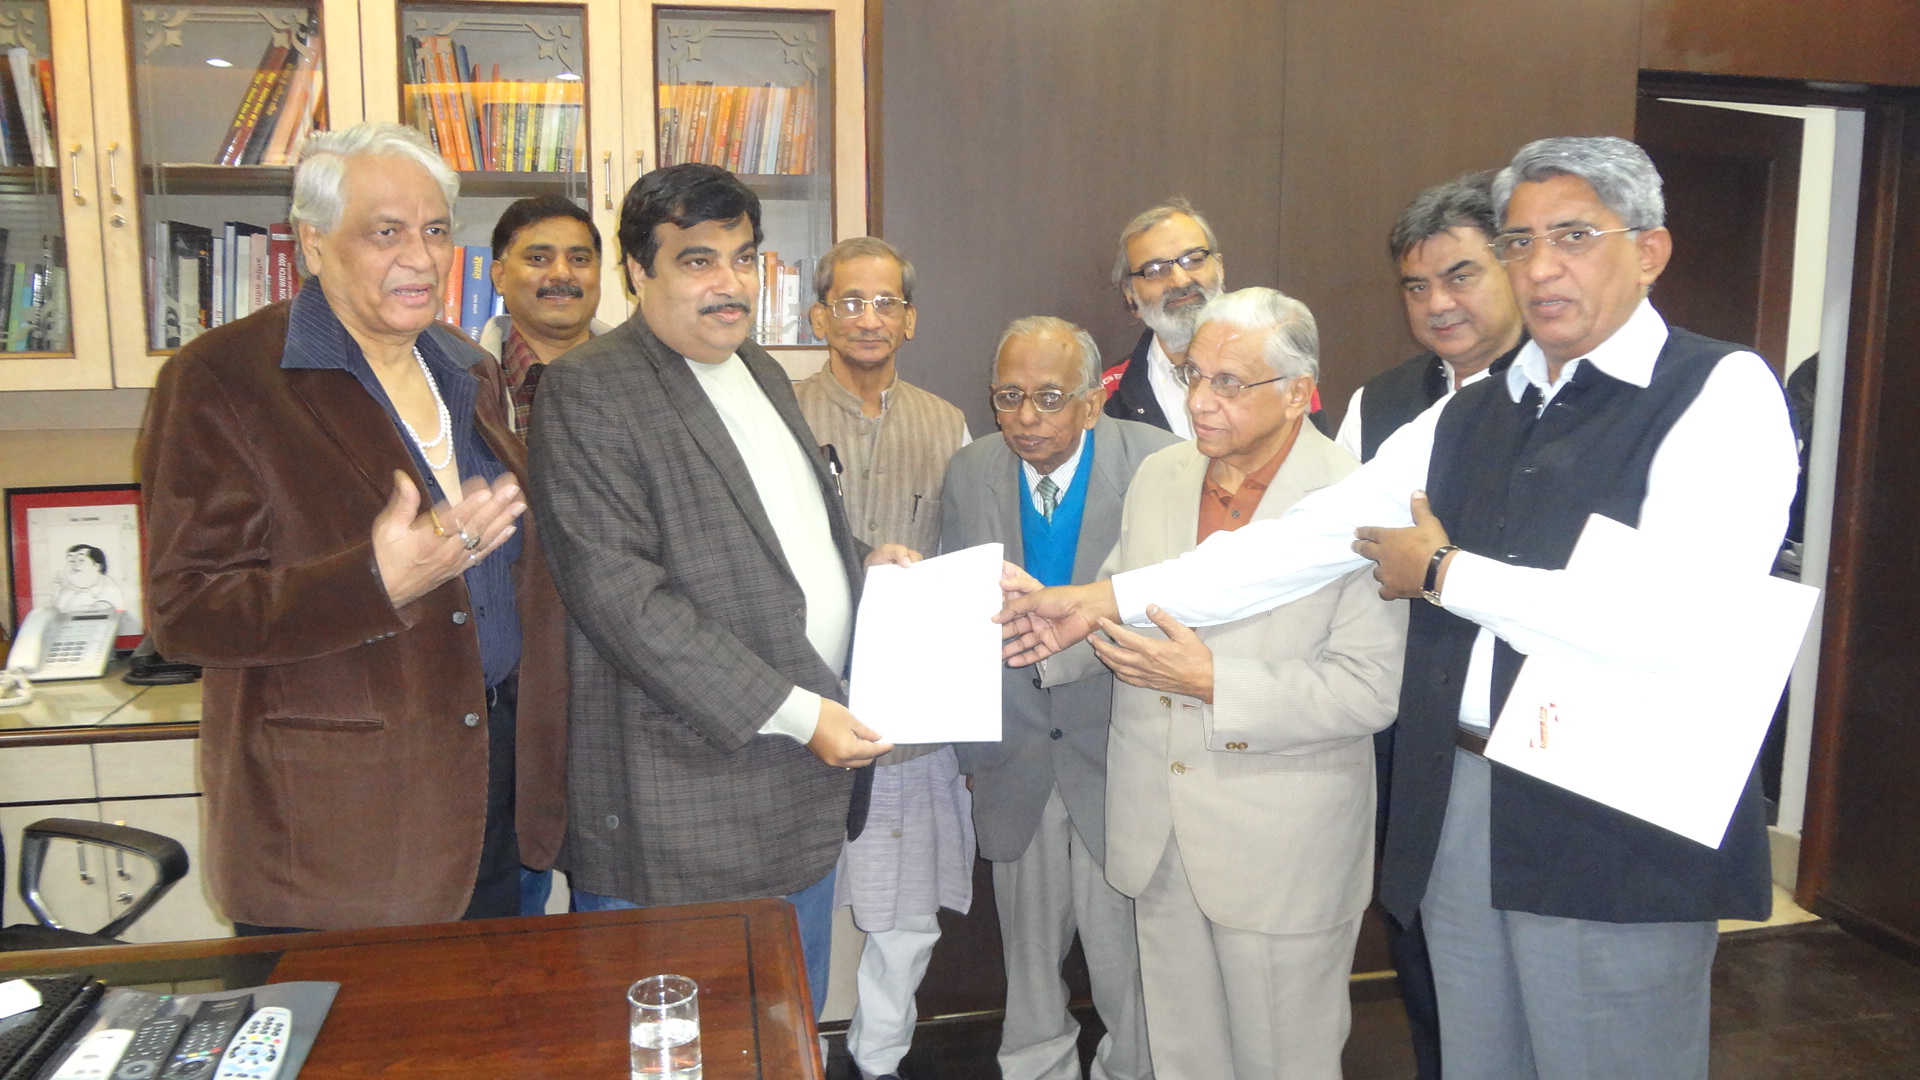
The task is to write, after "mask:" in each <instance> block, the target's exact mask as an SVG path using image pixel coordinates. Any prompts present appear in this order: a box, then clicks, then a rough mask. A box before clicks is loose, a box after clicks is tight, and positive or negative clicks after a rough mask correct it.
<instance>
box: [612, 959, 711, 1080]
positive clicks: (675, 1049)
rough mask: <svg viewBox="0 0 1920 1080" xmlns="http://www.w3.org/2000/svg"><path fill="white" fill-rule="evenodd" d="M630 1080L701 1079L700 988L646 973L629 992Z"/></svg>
mask: <svg viewBox="0 0 1920 1080" xmlns="http://www.w3.org/2000/svg"><path fill="white" fill-rule="evenodd" d="M627 1005H628V1006H629V1013H630V1017H629V1019H630V1022H631V1027H630V1032H631V1041H630V1044H629V1045H630V1047H631V1050H632V1065H633V1080H700V987H699V986H698V985H696V984H695V983H694V981H693V980H692V979H689V978H687V977H686V976H685V975H650V976H648V977H647V978H644V979H641V980H640V981H639V982H637V983H634V984H633V985H632V986H630V987H628V988H627Z"/></svg>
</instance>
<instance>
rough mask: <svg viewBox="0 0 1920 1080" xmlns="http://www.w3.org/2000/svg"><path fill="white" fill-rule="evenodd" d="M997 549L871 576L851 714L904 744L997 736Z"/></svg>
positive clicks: (863, 603) (858, 620)
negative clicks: (994, 620)
mask: <svg viewBox="0 0 1920 1080" xmlns="http://www.w3.org/2000/svg"><path fill="white" fill-rule="evenodd" d="M1004 557H1005V556H1004V548H1003V547H1002V545H1000V544H981V545H980V546H978V547H970V548H967V549H965V550H964V551H955V552H952V553H950V554H947V555H941V556H939V557H938V558H933V559H926V560H924V561H921V562H917V563H914V564H913V565H912V566H874V567H869V568H868V569H867V583H866V587H865V588H864V589H863V590H862V591H861V594H860V610H859V613H858V614H857V615H856V616H855V618H854V624H853V625H854V630H853V678H852V684H851V686H850V688H849V691H848V696H849V700H848V702H847V707H848V709H850V710H851V711H852V712H853V715H854V716H855V717H856V718H858V719H859V721H860V722H861V723H863V724H865V725H867V726H868V727H870V728H872V729H873V730H875V731H877V732H879V733H880V735H881V736H882V737H884V738H885V739H886V740H887V741H888V742H891V743H896V744H900V745H907V744H915V743H944V742H997V741H999V739H1000V627H999V626H998V625H996V624H995V623H994V622H993V616H994V615H995V614H997V613H998V612H999V610H1000V569H1001V564H1002V559H1003V558H1004Z"/></svg>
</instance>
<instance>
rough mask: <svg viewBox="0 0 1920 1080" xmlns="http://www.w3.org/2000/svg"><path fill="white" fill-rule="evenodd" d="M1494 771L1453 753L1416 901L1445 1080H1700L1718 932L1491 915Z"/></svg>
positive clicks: (1708, 926) (1697, 925)
mask: <svg viewBox="0 0 1920 1080" xmlns="http://www.w3.org/2000/svg"><path fill="white" fill-rule="evenodd" d="M1491 770H1492V766H1490V765H1489V764H1488V763H1487V760H1486V759H1485V758H1482V757H1478V756H1476V755H1474V754H1470V753H1468V752H1467V751H1465V750H1457V751H1455V760H1454V765H1453V788H1452V793H1451V794H1450V795H1449V797H1448V801H1447V816H1446V822H1445V824H1444V825H1443V826H1442V829H1441V833H1440V850H1439V852H1438V854H1437V855H1436V856H1435V858H1434V863H1433V877H1432V879H1431V881H1430V882H1429V883H1428V885H1427V895H1426V899H1425V900H1424V901H1423V902H1422V903H1421V905H1420V917H1421V919H1422V921H1424V922H1425V923H1426V927H1427V948H1428V951H1429V952H1430V953H1431V954H1432V957H1433V981H1434V986H1435V988H1436V989H1437V990H1438V991H1439V996H1440V1058H1441V1060H1442V1061H1444V1062H1445V1063H1446V1071H1447V1080H1707V1035H1708V1031H1707V1020H1708V1002H1709V998H1708V986H1709V981H1710V976H1711V974H1712V970H1713V954H1714V951H1715V950H1716V949H1717V948H1718V947H1719V944H1720V938H1719V928H1718V926H1716V924H1714V923H1711V922H1685V923H1606V922H1594V921H1591V920H1587V919H1562V918H1554V917H1552V916H1547V915H1534V914H1530V913H1528V912H1524V911H1500V910H1497V909H1495V908H1494V906H1493V900H1492V892H1491V888H1490V886H1489V881H1490V879H1491V872H1492V860H1491V858H1490V857H1489V854H1488V852H1489V850H1490V849H1489V845H1488V842H1487V813H1488V807H1489V792H1490V788H1491V783H1490V782H1491V779H1492V771H1491Z"/></svg>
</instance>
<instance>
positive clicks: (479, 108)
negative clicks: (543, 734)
mask: <svg viewBox="0 0 1920 1080" xmlns="http://www.w3.org/2000/svg"><path fill="white" fill-rule="evenodd" d="M364 18H365V30H364V37H365V40H366V42H367V48H366V51H365V57H366V65H367V72H368V77H369V79H384V78H385V76H384V74H383V73H384V72H386V71H391V72H392V73H393V81H392V82H391V83H383V84H382V85H381V86H380V87H378V88H376V87H375V86H373V85H372V84H370V85H369V87H368V99H369V108H370V110H373V111H374V113H375V115H376V116H377V117H378V118H380V119H391V120H394V121H397V122H399V123H402V124H409V125H411V126H413V127H416V128H418V129H420V131H422V132H423V133H425V134H426V136H427V138H428V140H429V141H431V142H432V143H433V144H434V146H435V147H436V148H437V149H438V150H439V151H440V154H441V156H442V157H444V158H445V159H446V160H447V163H448V164H450V165H452V166H453V168H454V169H455V170H456V171H457V172H459V173H460V206H459V208H458V212H457V213H456V214H455V221H454V242H455V243H456V244H457V245H458V246H459V247H461V248H462V249H463V250H462V251H461V253H460V256H461V257H460V259H459V260H458V262H457V264H456V265H457V266H459V267H460V272H459V273H458V274H456V275H455V277H456V280H451V281H449V282H448V284H447V289H446V296H445V300H446V305H447V311H446V318H447V319H448V321H450V322H454V323H456V324H458V325H461V326H463V327H464V328H466V329H468V330H469V332H470V333H475V334H477V333H478V328H479V326H480V325H481V324H482V323H484V321H485V319H486V318H487V317H488V316H489V315H491V314H493V313H496V312H497V311H498V310H499V302H498V299H497V297H495V296H494V293H493V285H492V281H491V277H490V274H489V267H490V265H491V262H492V234H493V226H494V223H495V222H496V221H498V220H499V218H500V215H501V214H502V213H503V212H505V210H506V209H507V207H508V206H509V205H511V204H512V203H513V202H514V201H515V200H517V199H523V198H527V197H529V196H535V195H549V194H551V195H559V196H561V197H563V198H567V199H571V200H573V201H574V202H576V203H578V204H579V205H580V206H582V207H586V208H587V209H589V210H591V211H592V212H593V214H594V219H595V224H596V225H597V226H598V227H599V228H600V230H601V233H602V235H603V248H604V257H605V259H606V260H607V261H609V262H611V261H612V260H614V259H616V258H617V244H616V243H615V242H614V240H613V231H614V228H615V224H616V221H617V207H618V205H619V204H618V200H617V196H614V195H612V194H611V191H612V185H613V166H612V162H613V159H614V152H613V147H614V145H615V144H616V143H617V141H618V138H619V131H620V97H621V95H620V83H619V57H618V54H617V48H618V45H619V30H618V19H619V11H618V5H617V4H616V3H612V2H608V0H585V2H574V3H555V2H552V0H546V2H533V3H528V2H518V0H491V2H480V3H445V2H402V3H387V2H385V0H382V2H380V3H378V4H370V5H368V6H367V8H366V9H365V16H364ZM596 154H597V155H598V158H596ZM596 161H598V165H597V166H596ZM609 269H610V268H609ZM603 280H604V282H605V285H604V286H603V288H602V296H601V308H600V310H601V316H602V318H608V319H610V321H614V322H617V321H619V320H620V319H622V318H624V317H625V305H624V304H623V303H622V302H621V299H620V296H619V287H618V286H617V285H616V284H614V282H615V281H616V280H617V279H616V277H614V276H612V275H611V274H609V276H607V277H605V278H604V279H603ZM609 294H611V295H609Z"/></svg>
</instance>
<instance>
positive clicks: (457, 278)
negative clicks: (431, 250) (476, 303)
mask: <svg viewBox="0 0 1920 1080" xmlns="http://www.w3.org/2000/svg"><path fill="white" fill-rule="evenodd" d="M460 252H461V249H460V248H455V249H453V253H454V258H453V260H452V261H451V262H449V263H448V264H447V277H446V280H445V281H443V282H441V283H440V318H441V320H442V321H444V322H447V323H451V324H452V325H454V326H456V327H457V326H459V325H460V296H461V292H462V289H461V288H460V286H461V283H462V282H464V281H466V280H467V268H466V267H464V266H462V265H460V258H459V255H460Z"/></svg>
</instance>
